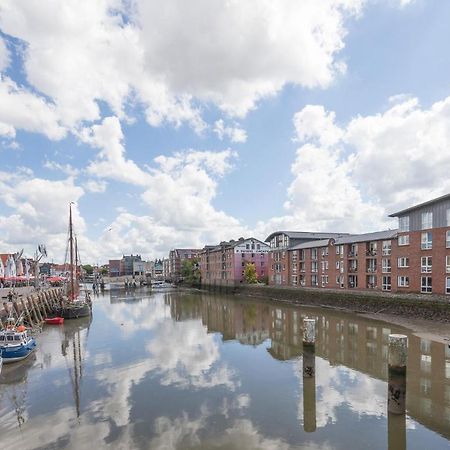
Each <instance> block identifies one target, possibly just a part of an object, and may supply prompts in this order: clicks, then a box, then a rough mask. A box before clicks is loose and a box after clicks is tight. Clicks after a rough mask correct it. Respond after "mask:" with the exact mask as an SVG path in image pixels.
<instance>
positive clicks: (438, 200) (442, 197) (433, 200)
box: [389, 194, 450, 217]
mask: <svg viewBox="0 0 450 450" xmlns="http://www.w3.org/2000/svg"><path fill="white" fill-rule="evenodd" d="M448 199H450V194H445V195H442V196H441V197H437V198H433V199H432V200H428V201H427V202H424V203H420V204H418V205H414V206H410V207H409V208H406V209H402V210H401V211H398V212H395V213H392V214H389V217H397V216H401V215H403V214H406V213H408V212H410V211H414V210H415V209H419V208H423V207H424V206H429V205H433V204H434V203H437V202H440V201H442V200H448Z"/></svg>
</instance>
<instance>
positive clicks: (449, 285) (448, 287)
mask: <svg viewBox="0 0 450 450" xmlns="http://www.w3.org/2000/svg"><path fill="white" fill-rule="evenodd" d="M445 293H446V294H450V277H447V278H446V279H445Z"/></svg>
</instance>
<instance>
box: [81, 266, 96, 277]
mask: <svg viewBox="0 0 450 450" xmlns="http://www.w3.org/2000/svg"><path fill="white" fill-rule="evenodd" d="M83 269H84V270H85V271H86V273H87V274H88V275H92V274H93V273H94V268H93V267H92V266H91V265H90V264H85V265H84V266H83Z"/></svg>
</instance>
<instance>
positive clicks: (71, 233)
mask: <svg viewBox="0 0 450 450" xmlns="http://www.w3.org/2000/svg"><path fill="white" fill-rule="evenodd" d="M69 248H70V297H71V300H73V299H74V297H75V295H74V294H75V290H74V280H73V230H72V203H70V204H69Z"/></svg>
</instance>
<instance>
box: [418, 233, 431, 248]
mask: <svg viewBox="0 0 450 450" xmlns="http://www.w3.org/2000/svg"><path fill="white" fill-rule="evenodd" d="M420 248H421V249H422V250H429V249H431V248H433V235H432V233H431V231H425V232H423V233H422V237H421V241H420Z"/></svg>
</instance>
